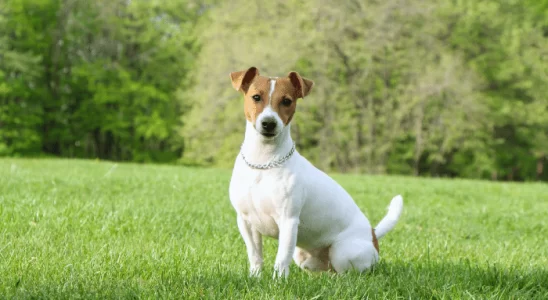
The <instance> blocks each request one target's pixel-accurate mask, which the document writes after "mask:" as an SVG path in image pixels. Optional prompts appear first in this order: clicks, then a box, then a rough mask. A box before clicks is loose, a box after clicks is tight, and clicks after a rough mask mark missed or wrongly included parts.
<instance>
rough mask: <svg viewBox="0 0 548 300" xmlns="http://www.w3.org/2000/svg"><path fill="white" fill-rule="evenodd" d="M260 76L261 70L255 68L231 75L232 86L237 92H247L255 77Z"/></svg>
mask: <svg viewBox="0 0 548 300" xmlns="http://www.w3.org/2000/svg"><path fill="white" fill-rule="evenodd" d="M257 76H259V70H258V69H257V68H255V67H251V68H249V69H247V70H245V71H238V72H232V73H230V79H231V80H232V86H233V87H234V89H236V90H237V91H242V92H244V93H246V92H247V90H248V89H249V86H250V85H251V82H253V79H255V77H257Z"/></svg>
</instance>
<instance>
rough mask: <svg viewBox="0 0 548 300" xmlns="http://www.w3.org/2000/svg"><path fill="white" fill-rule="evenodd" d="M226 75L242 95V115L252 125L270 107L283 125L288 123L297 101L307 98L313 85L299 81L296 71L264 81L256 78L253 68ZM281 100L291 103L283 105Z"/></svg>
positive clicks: (257, 74)
mask: <svg viewBox="0 0 548 300" xmlns="http://www.w3.org/2000/svg"><path fill="white" fill-rule="evenodd" d="M230 76H231V79H232V85H233V87H234V88H235V89H236V90H239V91H241V92H242V93H243V94H244V114H245V117H246V119H247V120H248V121H250V122H252V123H255V121H256V120H257V117H258V116H259V114H261V112H263V110H264V109H265V108H266V107H267V106H268V105H271V106H272V110H273V111H275V112H277V113H278V115H279V116H280V119H281V120H282V122H283V123H284V125H287V124H289V123H290V122H291V120H292V119H293V115H294V114H295V109H296V108H297V99H299V98H303V97H304V96H306V95H308V93H309V92H310V90H311V89H312V86H313V84H314V83H313V82H312V81H311V80H308V79H306V78H302V77H301V76H300V75H299V74H298V73H297V72H290V73H289V74H288V76H287V77H280V78H268V77H265V76H261V75H259V71H258V70H257V69H256V68H254V67H252V68H249V69H248V70H246V71H238V72H233V73H231V74H230ZM271 80H276V85H275V86H274V92H273V93H272V95H271V96H270V95H269V94H270V87H271V83H270V81H271ZM255 95H259V96H260V97H261V100H260V101H256V100H254V99H253V96H255ZM284 99H289V100H291V104H290V105H284V103H283V102H284Z"/></svg>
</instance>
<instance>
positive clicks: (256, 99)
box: [251, 95, 261, 102]
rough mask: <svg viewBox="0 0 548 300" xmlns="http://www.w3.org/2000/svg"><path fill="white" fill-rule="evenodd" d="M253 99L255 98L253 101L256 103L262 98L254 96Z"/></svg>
mask: <svg viewBox="0 0 548 300" xmlns="http://www.w3.org/2000/svg"><path fill="white" fill-rule="evenodd" d="M251 98H253V100H255V102H259V101H261V96H259V95H254V96H253V97H251Z"/></svg>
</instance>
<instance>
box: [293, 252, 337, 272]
mask: <svg viewBox="0 0 548 300" xmlns="http://www.w3.org/2000/svg"><path fill="white" fill-rule="evenodd" d="M293 260H294V261H295V263H296V264H297V265H298V266H299V267H300V268H301V269H303V270H307V271H311V272H320V271H328V270H330V269H331V266H330V263H329V248H324V249H318V250H312V251H307V250H304V249H301V248H299V247H296V248H295V253H294V254H293Z"/></svg>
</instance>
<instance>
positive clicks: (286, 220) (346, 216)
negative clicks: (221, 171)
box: [229, 67, 403, 278]
mask: <svg viewBox="0 0 548 300" xmlns="http://www.w3.org/2000/svg"><path fill="white" fill-rule="evenodd" d="M230 78H231V80H232V86H233V87H234V89H236V90H237V91H239V92H241V93H242V94H243V97H244V115H245V118H246V120H247V121H246V128H245V136H244V141H243V143H242V145H241V148H240V153H239V154H238V156H237V158H236V161H235V163H234V168H233V173H232V177H231V179H230V186H229V197H230V201H231V204H232V206H233V207H234V209H235V210H236V213H237V224H238V229H239V231H240V234H241V236H242V238H243V241H244V243H245V246H246V248H247V256H248V260H249V272H250V275H251V276H257V275H260V274H261V270H262V268H263V249H262V237H263V236H268V237H272V238H276V239H278V250H277V254H276V260H275V264H274V275H273V277H274V278H280V277H283V278H286V277H287V276H288V275H289V266H290V264H291V261H292V260H294V261H295V263H296V264H297V265H298V266H299V267H300V268H301V269H304V270H307V271H310V272H317V271H334V272H335V273H342V272H345V271H349V270H357V271H358V272H362V271H365V270H368V269H370V268H371V267H372V266H373V265H374V264H375V263H377V262H378V260H379V246H378V239H380V238H382V237H383V236H384V235H385V234H386V233H388V232H389V231H391V230H392V229H393V228H394V226H395V225H396V223H397V222H398V219H399V217H400V214H401V212H402V209H403V198H402V197H401V196H400V195H397V196H395V197H394V198H393V199H392V201H391V203H390V205H389V207H388V213H387V214H386V216H385V217H384V218H383V219H382V220H381V221H380V223H379V224H378V225H377V226H376V227H375V228H374V229H373V228H372V227H371V225H370V223H369V221H368V219H367V218H366V217H365V215H364V214H363V213H362V212H361V211H360V209H359V207H358V206H357V205H356V203H355V202H354V200H353V199H352V197H351V196H350V195H349V194H348V193H347V192H346V191H345V190H344V189H343V188H342V187H341V186H340V185H339V184H338V183H337V182H336V181H335V180H333V179H332V178H331V177H329V176H328V175H327V174H325V173H324V172H322V171H321V170H319V169H317V168H316V167H314V166H313V165H312V164H311V163H310V162H309V161H308V160H307V159H306V158H304V157H303V156H301V155H300V154H299V152H298V151H297V150H296V149H295V143H294V142H293V140H292V138H291V134H290V124H291V120H292V119H293V116H294V114H295V110H296V106H297V99H301V98H304V97H305V96H307V95H308V94H309V93H310V91H311V89H312V87H313V86H314V82H313V81H311V80H309V79H307V78H304V77H301V76H300V75H299V74H298V73H297V72H289V74H288V75H287V76H286V77H265V76H262V75H260V74H259V70H258V69H257V68H255V67H251V68H249V69H247V70H244V71H238V72H232V73H230Z"/></svg>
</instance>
